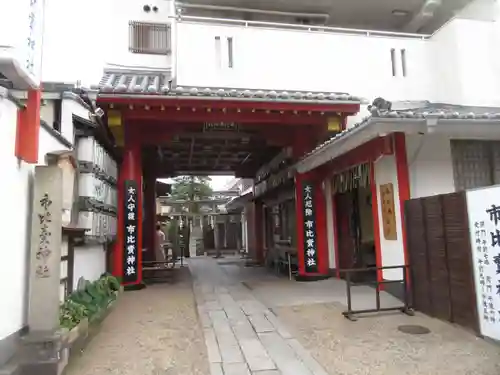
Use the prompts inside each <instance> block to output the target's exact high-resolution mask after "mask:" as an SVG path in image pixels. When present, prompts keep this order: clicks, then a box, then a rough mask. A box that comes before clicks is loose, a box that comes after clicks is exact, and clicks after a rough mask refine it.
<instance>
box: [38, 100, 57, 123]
mask: <svg viewBox="0 0 500 375" xmlns="http://www.w3.org/2000/svg"><path fill="white" fill-rule="evenodd" d="M40 117H41V118H42V120H44V121H45V122H46V123H47V124H49V126H53V124H54V120H55V118H54V101H53V100H43V101H42V106H41V107H40Z"/></svg>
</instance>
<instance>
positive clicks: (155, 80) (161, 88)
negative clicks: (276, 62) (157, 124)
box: [98, 70, 362, 103]
mask: <svg viewBox="0 0 500 375" xmlns="http://www.w3.org/2000/svg"><path fill="white" fill-rule="evenodd" d="M98 88H99V91H100V92H101V93H103V94H106V93H113V94H127V95H134V94H142V95H144V94H152V95H166V96H197V97H220V98H224V97H227V98H241V99H256V100H259V99H260V100H276V101H280V100H282V101H311V102H333V101H335V102H338V101H346V102H354V103H359V102H361V101H362V99H361V98H359V97H356V96H353V95H349V94H347V93H342V92H311V91H291V92H288V91H277V90H248V89H242V88H239V89H238V88H221V87H202V86H199V87H196V86H187V87H181V86H176V85H175V84H174V83H173V82H172V77H171V72H170V71H169V70H166V71H161V72H159V71H145V70H144V71H138V70H107V71H106V72H105V74H104V76H103V77H102V79H101V81H100V83H99V87H98Z"/></svg>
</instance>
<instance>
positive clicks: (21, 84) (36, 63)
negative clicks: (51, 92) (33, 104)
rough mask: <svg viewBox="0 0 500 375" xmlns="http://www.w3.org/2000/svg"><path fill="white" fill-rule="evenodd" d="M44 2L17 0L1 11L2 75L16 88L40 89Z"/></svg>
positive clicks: (0, 54) (0, 53)
mask: <svg viewBox="0 0 500 375" xmlns="http://www.w3.org/2000/svg"><path fill="white" fill-rule="evenodd" d="M43 23H44V0H16V1H11V2H9V6H8V7H4V9H2V11H1V12H0V73H1V74H2V75H3V76H5V77H6V78H7V79H8V80H9V81H11V82H12V84H13V86H14V88H16V89H21V90H24V89H28V88H38V87H39V86H40V76H41V66H42V43H43Z"/></svg>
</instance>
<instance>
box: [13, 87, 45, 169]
mask: <svg viewBox="0 0 500 375" xmlns="http://www.w3.org/2000/svg"><path fill="white" fill-rule="evenodd" d="M41 99H42V89H41V88H39V89H36V90H33V89H30V90H28V100H27V101H26V107H25V108H23V109H20V110H19V112H18V119H17V129H16V144H15V149H14V154H15V155H16V157H17V158H18V159H21V160H24V161H25V162H26V163H30V164H36V163H38V148H39V143H40V141H39V137H40V135H39V134H40V102H41Z"/></svg>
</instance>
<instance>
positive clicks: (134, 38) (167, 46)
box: [129, 21, 171, 55]
mask: <svg viewBox="0 0 500 375" xmlns="http://www.w3.org/2000/svg"><path fill="white" fill-rule="evenodd" d="M170 39H171V29H170V25H169V24H164V23H147V22H137V21H130V22H129V51H130V52H132V53H143V54H151V55H168V54H170V52H171V41H170Z"/></svg>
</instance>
